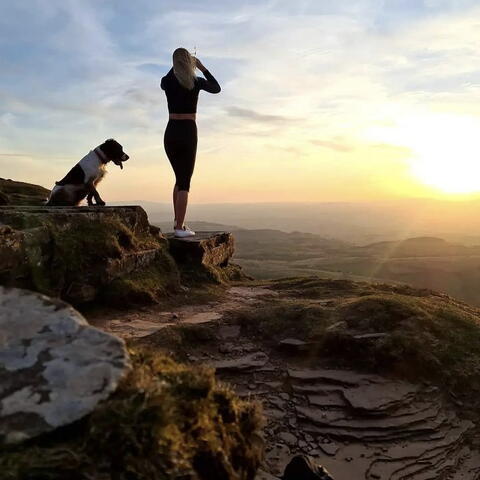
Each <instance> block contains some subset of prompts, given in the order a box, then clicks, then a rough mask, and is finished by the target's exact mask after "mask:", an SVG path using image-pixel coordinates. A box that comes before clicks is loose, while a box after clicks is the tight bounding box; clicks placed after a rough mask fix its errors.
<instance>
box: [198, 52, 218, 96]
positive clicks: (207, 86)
mask: <svg viewBox="0 0 480 480" xmlns="http://www.w3.org/2000/svg"><path fill="white" fill-rule="evenodd" d="M195 61H196V65H197V68H198V69H199V70H200V71H201V72H202V73H203V74H204V75H205V78H201V77H200V78H198V79H197V81H198V86H199V89H200V90H205V91H206V92H209V93H220V90H221V88H220V85H219V84H218V82H217V81H216V80H215V77H214V76H213V75H212V74H211V73H210V72H209V71H208V70H207V69H206V68H205V66H204V65H203V64H202V62H201V61H200V60H199V59H198V58H196V59H195Z"/></svg>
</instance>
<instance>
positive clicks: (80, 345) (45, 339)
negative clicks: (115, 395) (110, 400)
mask: <svg viewBox="0 0 480 480" xmlns="http://www.w3.org/2000/svg"><path fill="white" fill-rule="evenodd" d="M129 369H130V362H129V358H128V353H127V351H126V348H125V344H124V342H123V340H121V339H119V338H117V337H115V336H113V335H110V334H108V333H105V332H102V331H100V330H97V329H96V328H93V327H90V326H89V325H88V323H87V321H86V320H85V319H84V318H83V317H82V316H81V315H80V314H79V313H78V312H77V311H75V310H74V309H73V308H71V307H70V306H69V305H67V304H65V303H63V302H60V301H53V300H50V299H49V298H47V297H45V296H43V295H40V294H38V293H34V292H28V291H25V290H19V289H4V288H3V287H0V443H2V442H3V443H16V442H20V441H22V440H26V439H29V438H32V437H36V436H38V435H40V434H42V433H45V432H49V431H51V430H53V429H55V428H58V427H60V426H63V425H68V424H70V423H72V422H74V421H76V420H78V419H80V418H82V417H84V416H85V415H87V414H89V413H90V412H92V411H93V410H94V409H95V407H96V406H97V404H98V403H99V402H100V401H102V400H104V399H106V398H107V397H108V396H109V395H110V394H111V393H112V392H113V391H114V390H115V389H116V387H117V385H118V383H119V381H120V379H121V378H122V377H124V376H125V375H126V373H127V372H128V371H129Z"/></svg>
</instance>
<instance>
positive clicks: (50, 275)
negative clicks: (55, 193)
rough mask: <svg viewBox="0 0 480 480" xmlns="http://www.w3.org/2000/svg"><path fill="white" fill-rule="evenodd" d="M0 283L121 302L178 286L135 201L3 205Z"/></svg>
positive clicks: (163, 247)
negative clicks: (87, 204) (127, 203)
mask: <svg viewBox="0 0 480 480" xmlns="http://www.w3.org/2000/svg"><path fill="white" fill-rule="evenodd" d="M0 285H4V286H11V287H20V288H28V289H31V290H35V291H38V292H41V293H44V294H46V295H50V296H54V297H60V298H62V299H64V300H66V301H68V302H70V303H72V304H75V305H78V304H82V303H86V302H91V301H94V300H101V301H104V302H108V303H109V304H111V305H118V304H121V305H122V306H124V305H125V304H127V303H146V302H154V301H158V300H159V299H160V298H163V297H165V296H166V295H168V294H170V293H171V292H175V291H177V290H178V288H179V273H178V269H177V266H176V265H175V262H174V260H173V259H172V257H171V256H170V254H169V252H168V243H167V241H166V239H165V238H164V237H163V236H162V235H161V233H160V231H159V230H158V229H156V228H155V227H152V226H151V225H150V224H149V222H148V218H147V214H146V213H145V211H144V210H143V209H142V208H141V207H138V206H125V207H71V208H70V207H45V206H42V207H26V206H2V207H0Z"/></svg>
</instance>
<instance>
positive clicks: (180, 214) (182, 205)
mask: <svg viewBox="0 0 480 480" xmlns="http://www.w3.org/2000/svg"><path fill="white" fill-rule="evenodd" d="M187 205H188V191H187V190H178V192H177V202H176V204H175V212H176V213H175V222H176V223H175V228H176V229H178V230H180V229H182V228H183V223H184V221H185V215H186V214H187Z"/></svg>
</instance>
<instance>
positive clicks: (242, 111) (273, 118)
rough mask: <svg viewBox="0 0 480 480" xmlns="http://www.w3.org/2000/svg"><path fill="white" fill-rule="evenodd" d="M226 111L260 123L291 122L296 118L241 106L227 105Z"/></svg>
mask: <svg viewBox="0 0 480 480" xmlns="http://www.w3.org/2000/svg"><path fill="white" fill-rule="evenodd" d="M225 111H226V112H227V113H228V114H229V115H230V116H232V117H237V118H242V119H245V120H250V121H254V122H260V123H274V124H284V123H290V122H292V121H295V119H291V118H289V117H286V116H282V115H268V114H265V113H258V112H256V111H255V110H250V109H248V108H241V107H235V106H230V107H225Z"/></svg>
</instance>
